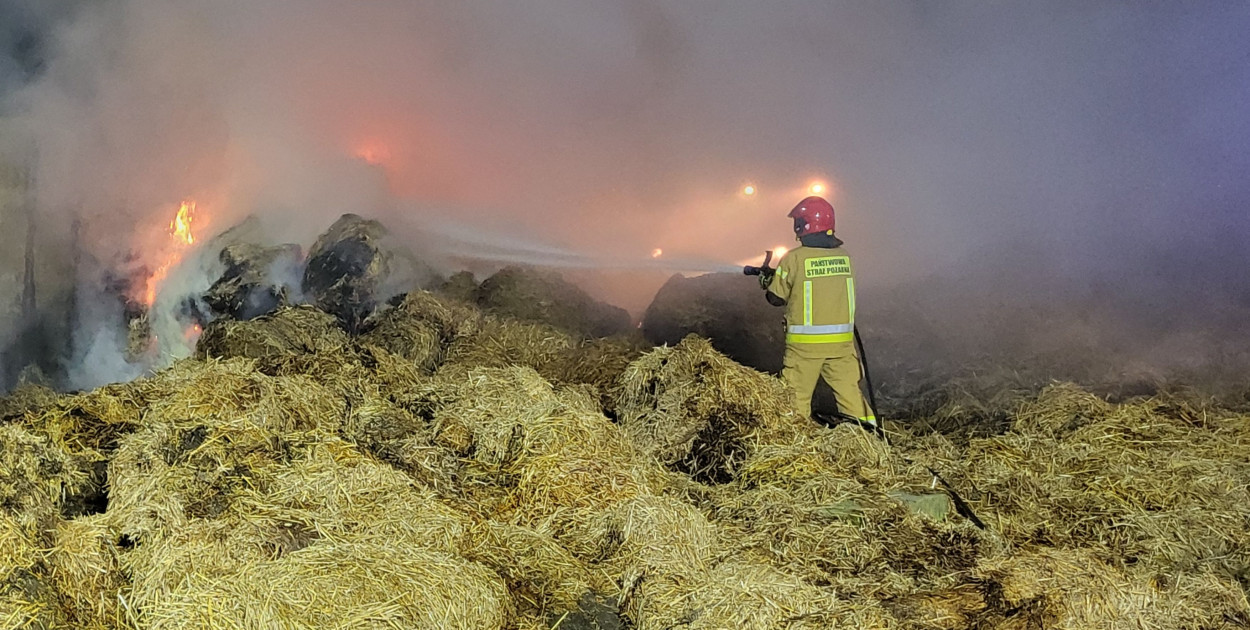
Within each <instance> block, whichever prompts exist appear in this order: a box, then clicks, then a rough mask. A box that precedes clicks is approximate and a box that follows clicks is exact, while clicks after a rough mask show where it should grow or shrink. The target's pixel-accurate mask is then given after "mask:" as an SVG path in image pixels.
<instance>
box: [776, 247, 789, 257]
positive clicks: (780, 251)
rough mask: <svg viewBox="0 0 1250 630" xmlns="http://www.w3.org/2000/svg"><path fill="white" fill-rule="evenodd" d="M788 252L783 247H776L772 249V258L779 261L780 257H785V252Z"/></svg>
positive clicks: (786, 248) (787, 249)
mask: <svg viewBox="0 0 1250 630" xmlns="http://www.w3.org/2000/svg"><path fill="white" fill-rule="evenodd" d="M788 251H790V248H788V247H785V246H778V247H774V248H773V258H775V259H777V260H781V257H782V256H785V255H786V252H788Z"/></svg>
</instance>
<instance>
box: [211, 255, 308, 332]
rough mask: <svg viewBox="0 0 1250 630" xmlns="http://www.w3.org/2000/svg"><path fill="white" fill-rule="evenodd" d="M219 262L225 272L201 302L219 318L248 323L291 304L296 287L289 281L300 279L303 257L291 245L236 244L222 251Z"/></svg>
mask: <svg viewBox="0 0 1250 630" xmlns="http://www.w3.org/2000/svg"><path fill="white" fill-rule="evenodd" d="M219 260H220V261H221V264H222V265H224V266H225V271H224V272H223V273H222V275H221V277H220V278H218V279H217V281H216V282H214V283H213V285H212V286H211V287H209V289H208V291H207V292H206V293H205V294H204V302H205V303H206V304H208V306H209V307H210V308H212V309H213V311H215V312H216V313H217V314H219V315H224V316H226V317H230V318H232V319H236V320H248V319H252V318H253V317H259V316H261V315H267V314H269V313H272V312H273V311H274V310H276V309H277V308H278V307H280V306H284V305H287V304H289V303H290V302H289V296H290V293H291V292H292V291H293V290H296V289H297V287H293V286H291V285H290V280H289V279H291V278H297V277H298V276H299V269H300V266H301V265H302V264H303V255H302V253H301V252H300V248H299V246H298V245H293V244H292V245H277V246H274V247H266V246H262V245H255V244H251V243H235V244H232V245H227V246H226V247H225V248H223V249H222V250H221V254H220V255H219Z"/></svg>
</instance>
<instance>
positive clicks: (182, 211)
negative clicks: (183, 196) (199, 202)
mask: <svg viewBox="0 0 1250 630" xmlns="http://www.w3.org/2000/svg"><path fill="white" fill-rule="evenodd" d="M193 212H195V202H194V201H184V202H182V205H181V206H180V207H179V208H178V214H177V215H176V216H175V217H174V220H173V221H170V222H169V229H170V231H171V232H172V233H173V235H174V236H176V237H178V239H179V240H182V241H185V242H186V244H187V245H191V244H193V243H195V236H194V235H192V234H191V214H192V213H193Z"/></svg>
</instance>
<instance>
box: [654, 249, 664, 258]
mask: <svg viewBox="0 0 1250 630" xmlns="http://www.w3.org/2000/svg"><path fill="white" fill-rule="evenodd" d="M663 255H664V250H662V249H660V248H659V247H657V248H655V249H654V250H653V251H652V252H651V257H652V258H659V257H660V256H663Z"/></svg>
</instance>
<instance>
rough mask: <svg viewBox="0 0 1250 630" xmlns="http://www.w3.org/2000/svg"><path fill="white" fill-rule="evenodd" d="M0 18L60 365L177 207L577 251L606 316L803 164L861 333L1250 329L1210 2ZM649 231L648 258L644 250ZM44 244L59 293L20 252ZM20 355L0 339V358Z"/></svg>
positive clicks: (1243, 195)
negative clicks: (841, 259)
mask: <svg viewBox="0 0 1250 630" xmlns="http://www.w3.org/2000/svg"><path fill="white" fill-rule="evenodd" d="M0 15H2V16H4V18H5V19H4V20H0V22H2V23H3V24H5V25H6V26H5V27H4V28H3V29H0V31H2V32H0V46H2V47H3V48H4V50H5V52H6V54H4V55H2V56H0V102H2V106H0V107H2V109H0V112H3V125H2V126H0V132H2V133H3V135H0V156H2V157H3V161H4V162H5V163H6V164H9V165H12V169H14V170H15V172H16V171H21V172H23V173H28V174H31V176H30V177H29V178H26V179H25V180H22V182H24V183H21V185H20V186H19V185H18V184H12V185H11V186H10V188H12V189H18V188H20V189H22V190H24V191H25V192H24V193H22V194H21V195H10V197H6V200H7V201H5V205H4V207H3V212H4V213H5V215H4V217H3V220H4V225H5V226H9V227H6V228H5V230H4V231H5V232H6V233H9V232H14V231H15V230H16V231H17V232H21V233H22V234H25V231H24V227H25V226H27V225H28V224H30V225H33V226H35V228H37V230H36V232H37V236H36V237H32V238H34V239H35V242H36V244H37V246H36V247H35V248H34V249H36V250H38V251H39V252H40V254H39V256H42V257H43V258H38V257H37V258H38V259H37V260H35V261H34V262H31V260H28V259H29V258H30V256H27V257H25V258H23V257H22V256H14V255H9V254H6V255H5V257H4V258H3V262H2V264H3V268H2V269H0V271H2V272H3V275H0V278H7V279H10V280H12V282H13V283H15V284H12V286H14V287H18V288H20V287H22V286H23V283H22V282H20V281H18V280H13V279H20V278H23V277H25V276H26V275H33V277H36V279H37V280H38V282H36V284H38V285H39V291H38V295H39V296H40V299H41V301H40V302H39V304H38V305H37V306H36V307H32V308H35V309H37V310H38V311H39V312H65V311H66V309H70V310H72V311H73V313H74V317H73V321H72V322H70V323H69V324H67V326H68V327H69V329H71V334H70V335H69V337H70V338H72V339H73V340H74V343H73V344H71V345H72V346H73V347H70V348H67V349H64V350H63V351H62V352H63V353H68V354H67V356H66V358H67V361H68V364H69V365H71V366H72V369H71V370H70V374H71V378H70V379H69V384H70V385H71V386H90V385H93V384H97V383H100V382H105V381H108V380H112V379H117V378H128V377H131V376H133V374H131V373H130V372H129V371H128V370H131V367H132V366H128V365H127V366H123V365H122V364H118V363H117V362H116V360H115V359H117V357H116V356H115V353H114V354H112V355H110V354H109V352H108V351H107V349H108V348H109V347H115V343H116V342H117V339H118V338H119V336H120V337H124V334H125V331H124V330H123V329H121V328H120V326H122V323H123V321H124V317H123V314H122V313H121V311H120V307H119V306H118V307H114V306H110V305H109V304H111V303H109V302H108V300H106V299H104V298H103V297H102V296H107V295H108V291H109V290H110V289H109V286H110V282H112V281H113V280H116V278H126V277H133V276H135V275H136V274H138V275H143V273H145V272H146V273H151V272H152V271H154V270H157V269H159V268H160V267H161V266H162V265H163V264H165V263H166V262H167V261H169V260H172V259H176V260H177V264H176V265H175V267H176V268H175V269H172V270H171V271H170V272H169V274H168V275H167V276H166V277H165V278H164V279H163V281H162V284H161V287H160V291H161V296H162V297H159V298H158V300H157V303H158V305H160V304H164V305H165V308H164V310H162V311H160V312H158V313H156V314H155V315H154V321H153V325H154V326H160V325H164V324H161V321H160V318H161V317H166V316H169V315H170V314H171V313H175V312H176V309H177V305H178V304H179V303H180V301H181V298H183V297H185V296H186V295H189V294H192V293H194V292H195V291H197V290H200V291H202V290H203V288H204V287H206V286H207V284H208V283H211V281H212V278H211V277H208V276H209V275H211V273H212V265H213V259H212V256H213V255H215V252H207V253H206V252H204V251H202V249H197V248H196V246H191V247H190V248H188V249H186V250H185V251H184V250H179V249H177V248H178V247H180V245H178V244H177V243H176V242H172V241H171V236H170V233H169V224H170V221H171V219H172V218H173V215H174V213H175V212H176V211H177V209H178V207H179V204H180V203H181V202H182V201H184V200H188V199H193V200H195V201H196V203H197V208H198V213H197V214H196V216H195V224H194V227H195V230H196V232H197V234H196V238H197V242H199V243H205V242H209V240H210V239H211V238H212V237H213V236H214V235H216V234H219V233H221V232H222V231H224V230H226V229H228V228H230V227H231V226H234V225H236V224H238V223H239V222H241V221H242V220H244V219H245V218H247V217H254V218H255V219H256V221H257V222H258V225H259V226H260V227H259V228H258V230H260V233H262V234H263V235H264V238H265V239H267V240H268V241H270V242H273V243H287V242H292V243H300V244H302V245H304V246H305V247H306V246H307V245H308V244H309V243H311V242H312V240H313V239H314V238H315V237H316V235H317V233H319V232H320V231H322V230H324V229H325V227H326V226H328V225H329V224H330V223H331V222H332V221H333V220H334V219H335V218H337V217H338V216H339V215H341V214H343V213H345V212H354V213H357V214H361V215H364V216H369V217H373V218H377V219H379V220H381V221H382V222H383V223H384V224H386V225H387V226H388V227H390V228H391V229H392V231H394V232H395V233H396V235H397V236H398V237H399V238H401V239H405V240H406V241H407V242H409V243H410V244H411V245H412V246H413V248H414V250H416V253H417V254H418V256H423V257H426V258H427V259H430V260H438V261H443V263H445V264H446V265H447V266H448V267H453V266H455V265H456V264H462V261H463V260H472V259H475V258H476V259H478V260H486V261H488V262H490V261H493V262H497V263H504V262H510V261H512V262H524V263H533V264H542V265H551V266H555V267H559V268H566V269H570V270H576V273H575V276H576V277H578V278H579V279H580V280H581V281H582V282H584V283H586V285H587V287H588V288H589V289H590V290H591V291H592V292H594V293H596V294H597V295H598V296H600V297H603V298H606V299H609V300H612V301H615V302H617V303H619V304H621V305H622V306H625V307H627V308H629V309H630V310H631V311H633V312H635V313H637V312H639V311H641V310H642V308H644V307H645V305H646V302H647V301H648V300H649V298H650V295H651V294H652V293H653V292H654V290H655V288H657V287H658V286H659V284H660V283H661V282H663V280H664V279H665V277H666V276H667V275H668V273H669V272H670V270H671V269H673V268H677V267H686V268H687V269H686V270H688V271H713V270H718V269H731V268H732V267H733V265H735V264H741V262H742V261H744V260H747V259H750V258H751V257H756V256H759V255H760V254H761V253H762V251H763V250H764V249H766V248H772V247H775V246H778V245H788V244H789V241H790V240H791V239H790V237H789V234H790V232H789V225H788V222H787V220H786V219H785V218H784V215H785V212H786V211H788V210H789V208H790V207H791V206H792V205H793V204H794V203H795V202H797V201H798V199H800V198H802V197H803V196H805V194H807V190H808V188H809V186H810V185H811V184H813V183H816V182H819V183H821V184H823V185H824V186H826V187H827V188H828V196H829V197H830V198H831V200H832V201H833V202H834V204H835V206H837V208H838V212H839V214H838V232H839V235H840V236H841V237H842V238H843V239H844V240H845V241H846V242H847V243H848V247H849V249H850V251H851V252H852V253H853V255H855V256H856V259H857V267H858V270H859V274H860V276H861V280H860V283H859V284H860V285H861V286H863V287H865V289H864V290H865V298H864V300H863V314H864V319H865V324H866V325H869V324H870V323H871V321H872V318H873V317H879V319H880V320H881V321H886V320H888V321H891V322H894V323H897V324H898V325H900V326H901V325H906V326H909V327H912V329H913V332H914V330H915V327H916V326H918V325H919V324H918V323H917V322H920V321H922V320H923V322H924V323H925V326H926V328H925V330H926V334H931V335H933V336H934V338H933V340H932V342H931V343H929V345H927V346H926V348H927V349H930V350H932V353H931V354H930V355H928V356H927V358H928V359H931V360H933V361H956V360H963V358H965V357H962V356H960V355H959V353H960V352H964V351H963V350H961V349H966V348H967V347H968V346H969V345H970V344H971V345H977V344H979V343H992V345H993V346H994V347H996V348H999V349H1009V351H1010V352H1011V353H1015V354H1017V355H1018V356H1020V357H1023V358H1027V357H1028V356H1030V353H1034V352H1036V351H1037V350H1038V348H1039V344H1040V345H1044V342H1042V341H1040V340H1045V339H1050V340H1053V344H1054V345H1051V346H1045V347H1046V348H1047V349H1050V350H1053V349H1054V348H1059V347H1062V348H1065V349H1067V350H1065V351H1070V352H1073V353H1079V352H1089V351H1090V348H1100V347H1103V346H1105V345H1106V344H1107V343H1111V342H1107V341H1106V340H1107V339H1114V343H1113V344H1112V345H1114V346H1115V349H1116V350H1117V351H1123V352H1126V353H1129V354H1132V356H1134V357H1136V358H1137V360H1141V361H1147V362H1150V363H1151V364H1162V363H1168V362H1175V361H1176V360H1178V355H1184V362H1192V361H1193V360H1194V359H1195V357H1200V356H1202V355H1207V354H1211V353H1216V352H1221V353H1225V354H1228V353H1233V354H1236V353H1237V352H1238V351H1237V350H1236V349H1229V348H1228V344H1229V343H1230V342H1229V339H1230V338H1232V337H1233V336H1236V335H1240V337H1241V338H1245V336H1246V333H1247V332H1250V331H1247V330H1246V328H1247V326H1246V324H1245V321H1247V320H1246V319H1245V318H1244V314H1245V313H1246V312H1247V310H1250V280H1247V279H1246V276H1245V274H1244V273H1243V272H1242V271H1241V270H1244V269H1245V268H1247V263H1250V255H1248V254H1247V251H1250V220H1247V218H1246V217H1247V215H1246V209H1247V208H1246V205H1247V201H1248V200H1250V179H1247V178H1246V177H1245V173H1247V172H1250V118H1247V117H1246V116H1245V114H1244V112H1245V111H1247V109H1246V108H1247V106H1248V105H1250V103H1248V102H1247V101H1248V100H1250V63H1247V62H1248V61H1250V40H1247V38H1246V37H1245V33H1246V32H1248V30H1250V5H1247V4H1246V3H1243V2H1235V1H1231V0H1228V1H1213V2H1203V3H1164V2H1132V3H1130V2H1115V1H1107V2H1076V1H1069V0H1054V1H1051V2H1045V3H1005V2H1004V3H983V2H942V3H935V2H913V1H900V2H890V3H884V2H873V3H866V2H845V3H843V2H818V1H811V0H807V1H803V0H778V1H776V2H768V3H726V2H721V1H715V0H685V1H682V2H670V1H661V0H641V1H624V0H595V1H591V2H585V1H582V2H574V1H572V0H533V1H531V2H524V3H499V2H485V1H479V0H466V1H461V2H454V3H416V2H408V1H405V0H374V1H372V2H350V3H349V2H339V1H332V0H299V1H298V2H297V1H296V0H273V1H269V2H254V1H250V0H214V1H212V2H200V1H196V2H193V1H191V0H101V1H98V2H75V1H68V0H64V1H60V2H49V1H46V0H44V1H39V2H36V1H35V0H24V1H15V0H4V1H3V2H0ZM11 179H12V178H11ZM18 179H20V178H18ZM15 181H16V180H15ZM747 184H751V185H753V186H755V187H756V188H757V193H756V194H753V195H746V194H743V193H742V189H743V187H744V186H745V185H747ZM14 199H16V201H15V200H14ZM19 227H20V228H22V229H21V230H18V229H17V228H19ZM10 228H12V229H10ZM4 238H6V239H10V238H16V236H14V237H10V236H8V235H6V236H5V237H4ZM24 238H25V237H24V236H23V237H22V239H24ZM22 239H18V240H16V241H13V240H6V241H5V245H6V248H7V247H9V246H10V245H11V244H13V243H17V244H21V243H23V242H24V241H23V240H22ZM655 249H662V250H663V252H664V259H671V260H675V261H681V262H673V263H672V264H669V265H662V264H659V263H652V262H647V261H649V260H651V254H652V252H653V250H655ZM71 252H76V253H71ZM71 257H75V258H76V259H77V262H76V263H74V264H72V265H68V267H69V268H71V269H73V270H74V272H73V274H71V277H70V278H69V280H68V281H66V278H65V277H64V276H65V274H64V273H62V272H60V271H52V270H53V269H61V267H57V264H56V260H58V259H65V260H68V259H69V258H71ZM44 258H46V259H47V261H44ZM589 268H614V269H616V270H617V271H613V272H611V273H606V274H605V273H600V274H587V273H586V272H585V270H586V269H589ZM623 269H627V270H628V271H623ZM29 270H33V271H30V272H29V273H27V272H28V271H29ZM145 270H146V271H145ZM74 274H76V276H75V275H74ZM7 281H8V280H6V282H7ZM9 286H10V285H5V290H6V291H7V290H8V289H7V288H8V287H9ZM19 294H20V291H19ZM58 296H60V297H58ZM161 300H165V302H162V301H161ZM900 309H901V310H902V311H905V312H907V313H910V315H907V316H897V317H895V316H894V313H897V312H899V310H900ZM27 310H28V311H29V310H30V309H29V308H28V309H27ZM887 311H888V312H887ZM1022 312H1027V313H1032V314H1034V315H1036V317H1037V320H1036V321H1031V322H1029V323H1028V325H1029V329H1027V330H1024V329H1022V328H1024V323H1022V322H1019V321H1018V319H1016V315H1017V314H1019V313H1022ZM0 318H2V319H3V321H0V333H3V335H0V337H2V339H0V341H3V342H4V343H5V344H6V345H9V346H12V345H13V344H14V343H15V340H17V339H20V338H23V337H29V335H30V334H32V333H30V331H31V330H32V329H31V328H30V326H29V325H30V321H29V320H30V316H29V313H28V314H27V316H26V319H25V320H23V318H22V316H21V309H20V308H16V307H15V308H8V307H7V306H6V307H5V310H3V311H0ZM1005 318H1010V320H1005ZM987 321H988V322H991V323H993V324H994V326H993V328H994V329H995V335H996V336H995V338H994V341H993V342H985V341H984V340H985V337H984V335H983V334H982V333H983V331H984V330H985V327H984V326H983V324H984V322H987ZM1013 321H1014V322H1017V323H1016V325H1013V324H1012V322H1013ZM974 322H975V323H976V324H975V325H974V324H973V323H974ZM168 325H169V326H171V327H176V326H177V325H178V324H177V322H174V323H172V324H168ZM1082 327H1084V329H1083V328H1082ZM878 328H879V330H878V331H876V332H874V335H876V336H878V337H881V336H884V335H885V334H886V331H885V326H879V327H878ZM1000 329H1001V330H1000ZM1085 329H1088V330H1085ZM1082 330H1084V331H1083V332H1081V331H1082ZM1127 331H1131V334H1130V333H1129V332H1127ZM49 334H51V333H49ZM161 334H165V338H166V339H167V340H168V339H170V337H171V335H176V334H177V333H176V331H170V332H169V333H168V334H166V333H165V331H161ZM1108 335H1110V336H1108ZM1181 340H1183V343H1182V342H1181ZM1100 344H1102V345H1100ZM1213 344H1214V345H1213ZM979 347H980V346H978V348H979ZM1108 347H1109V346H1108ZM1160 348H1167V351H1166V352H1164V351H1161V350H1160ZM1139 350H1140V351H1143V352H1139ZM166 351H167V352H168V353H169V355H170V356H171V357H172V356H177V355H178V354H179V353H185V352H187V351H188V349H187V348H186V347H185V346H178V344H175V345H174V346H171V347H169V348H167V349H166ZM979 351H980V350H978V352H979ZM917 352H918V350H917ZM1160 355H1164V356H1160ZM917 356H919V355H917ZM29 359H30V357H29V356H27V355H23V354H21V353H18V352H16V351H10V352H7V353H6V354H5V356H4V359H3V360H4V361H5V365H4V368H5V369H4V372H5V374H6V375H7V376H6V380H8V381H9V382H11V381H12V379H13V378H15V375H16V373H17V370H19V369H20V367H21V366H20V365H18V364H19V363H23V364H24V362H25V361H28V360H29ZM123 363H124V362H123ZM6 384H8V383H6Z"/></svg>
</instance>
